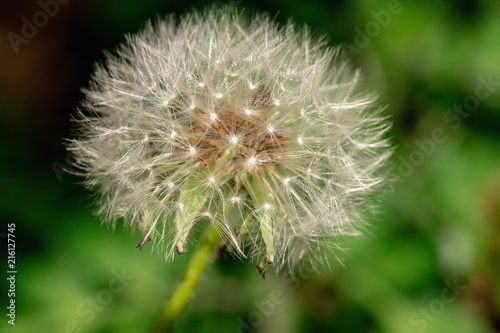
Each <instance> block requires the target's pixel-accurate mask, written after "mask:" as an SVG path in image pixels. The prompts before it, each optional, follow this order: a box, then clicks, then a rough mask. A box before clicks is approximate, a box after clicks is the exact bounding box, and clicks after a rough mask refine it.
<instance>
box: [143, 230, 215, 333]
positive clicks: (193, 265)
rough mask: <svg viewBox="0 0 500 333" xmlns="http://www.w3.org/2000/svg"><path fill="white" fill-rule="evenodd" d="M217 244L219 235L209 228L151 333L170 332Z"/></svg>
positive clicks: (212, 255)
mask: <svg viewBox="0 0 500 333" xmlns="http://www.w3.org/2000/svg"><path fill="white" fill-rule="evenodd" d="M219 242H220V236H219V233H218V232H217V230H215V228H213V227H210V228H209V230H207V231H206V232H205V234H204V235H203V236H202V238H201V239H200V242H199V243H198V246H197V248H196V250H195V251H194V253H193V254H192V256H191V258H190V260H189V263H188V266H187V267H186V270H185V271H184V275H183V276H182V278H181V281H180V282H179V284H178V285H177V288H176V289H175V290H174V293H173V294H172V296H171V298H170V300H169V302H168V303H167V305H166V307H165V308H164V309H163V311H162V313H161V314H160V317H159V318H158V321H157V322H156V325H155V327H154V328H153V333H166V332H172V330H173V328H174V326H175V324H176V323H177V321H178V320H179V318H180V317H181V316H182V314H183V312H184V310H185V309H186V307H187V305H188V302H189V300H190V298H191V296H192V295H193V292H194V290H195V288H196V286H197V285H198V282H199V281H200V278H201V276H202V275H203V272H204V271H205V270H206V268H207V267H208V265H209V264H210V262H211V260H212V258H213V257H214V253H215V249H216V248H217V246H218V244H219Z"/></svg>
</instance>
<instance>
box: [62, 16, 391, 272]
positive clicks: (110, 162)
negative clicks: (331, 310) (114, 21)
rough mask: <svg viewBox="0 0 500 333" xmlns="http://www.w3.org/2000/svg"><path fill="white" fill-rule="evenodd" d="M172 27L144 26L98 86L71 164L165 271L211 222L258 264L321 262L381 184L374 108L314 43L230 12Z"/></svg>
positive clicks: (108, 213)
mask: <svg viewBox="0 0 500 333" xmlns="http://www.w3.org/2000/svg"><path fill="white" fill-rule="evenodd" d="M174 22H175V20H174V19H173V18H167V19H165V20H161V21H158V22H157V23H155V24H148V25H147V26H146V28H145V29H144V30H143V31H141V32H139V33H138V34H136V35H134V36H131V37H130V38H129V39H128V40H127V43H126V44H125V45H123V46H122V47H120V48H119V49H118V50H117V52H116V55H109V56H108V58H107V62H106V64H105V65H104V66H100V67H98V68H97V70H96V72H95V73H94V74H93V79H92V84H91V85H90V89H89V90H88V92H87V95H86V100H85V102H84V103H82V108H85V109H86V110H87V111H88V112H80V113H79V115H78V117H79V118H80V122H81V131H80V132H81V133H83V134H82V135H81V136H80V137H78V138H75V139H73V140H71V143H70V145H69V150H71V151H72V153H73V155H74V157H75V160H76V164H77V167H78V168H79V170H80V171H79V174H81V175H83V176H84V177H85V179H86V184H87V186H88V187H91V188H96V189H97V190H98V191H99V194H100V201H99V205H100V210H99V213H100V214H101V216H102V217H103V219H105V220H106V221H108V222H109V223H110V225H115V221H116V220H117V219H119V218H123V220H124V221H125V224H126V225H127V226H130V227H132V228H139V229H141V230H142V232H143V233H144V234H145V235H147V239H152V240H153V241H154V242H156V243H157V245H160V246H157V247H155V248H158V249H161V250H162V251H164V254H165V256H166V257H167V258H168V259H170V258H171V257H172V256H173V255H174V253H175V252H176V251H177V252H178V253H183V252H185V251H186V247H185V244H186V242H187V241H188V239H189V238H190V234H191V228H192V227H193V225H194V224H196V223H207V221H206V220H205V221H204V222H203V221H202V220H203V219H199V217H200V216H207V217H210V219H209V223H211V224H212V225H213V226H214V227H216V228H217V230H218V232H219V234H220V236H221V239H223V240H224V241H225V242H227V247H228V248H230V249H232V251H234V252H235V254H237V255H240V256H241V257H249V258H250V259H251V260H253V261H254V262H256V263H264V264H265V263H266V262H267V263H275V265H277V266H278V267H281V266H283V265H285V264H288V265H289V266H290V267H293V266H294V265H295V264H297V263H298V262H300V261H303V260H304V259H306V260H305V261H308V260H313V259H314V258H319V259H320V260H321V258H323V257H324V255H325V253H326V252H325V251H324V250H325V248H327V247H332V248H335V247H336V244H335V240H334V239H336V238H338V236H342V235H348V234H353V233H355V231H356V226H357V225H359V222H362V215H363V214H362V212H363V211H365V210H366V207H364V200H365V199H366V198H367V196H369V195H370V194H372V193H374V191H375V190H376V189H377V188H379V187H380V184H382V178H381V172H380V170H381V168H382V166H384V163H385V160H386V159H387V157H388V156H389V155H390V153H391V149H390V144H389V142H388V141H387V140H386V139H384V136H385V133H386V132H387V131H388V130H389V128H390V126H389V125H388V124H387V123H386V120H385V117H383V116H382V115H381V111H380V108H377V106H376V105H375V101H374V97H373V95H372V94H370V93H364V92H362V91H361V90H360V88H359V84H360V77H359V73H358V71H354V70H351V69H350V66H349V64H348V63H347V62H346V60H345V58H344V57H340V56H338V54H339V50H337V49H332V48H329V47H328V46H327V45H326V44H325V43H324V42H322V41H317V40H315V39H313V38H311V36H310V33H309V31H308V30H307V29H304V30H302V31H297V30H296V29H294V27H293V25H292V24H288V25H286V26H284V27H280V26H279V25H278V24H276V23H274V22H273V21H272V20H271V19H270V18H269V17H268V16H266V15H258V16H255V17H254V18H253V20H252V21H251V22H247V21H246V20H245V19H243V18H242V14H241V13H239V12H238V11H236V10H235V9H231V8H230V7H223V8H218V9H216V8H212V9H209V10H207V11H206V12H205V13H204V14H203V15H199V14H188V15H187V16H185V17H184V18H183V19H182V20H181V21H180V23H179V24H178V25H176V24H175V23H174ZM249 36H252V38H249ZM245 55H246V56H245ZM228 73H230V75H228ZM221 91H223V92H224V93H221ZM154 96H168V98H157V97H154ZM164 138H167V140H165V139H164ZM306 139H307V140H306ZM306 141H307V145H306ZM120 142H121V144H119V143H120ZM144 170H148V172H147V175H146V173H145V172H144ZM292 179H293V185H294V186H293V187H292V186H289V185H290V182H291V180H292ZM332 180H333V181H332ZM215 184H216V185H217V186H214V185H215ZM228 203H232V204H228ZM236 204H238V205H236ZM199 221H201V222H199ZM144 239H145V238H144ZM141 242H142V243H141V244H143V241H142V240H141ZM141 247H142V245H141ZM259 267H260V269H263V268H262V266H259Z"/></svg>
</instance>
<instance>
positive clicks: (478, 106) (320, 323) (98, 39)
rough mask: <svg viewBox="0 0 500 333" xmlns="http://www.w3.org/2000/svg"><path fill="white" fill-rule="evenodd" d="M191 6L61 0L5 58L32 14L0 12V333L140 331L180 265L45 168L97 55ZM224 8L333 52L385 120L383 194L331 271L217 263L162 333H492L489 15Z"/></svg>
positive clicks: (61, 153) (488, 7)
mask: <svg viewBox="0 0 500 333" xmlns="http://www.w3.org/2000/svg"><path fill="white" fill-rule="evenodd" d="M60 1H61V2H64V1H62V0H60ZM65 1H66V2H67V0H65ZM45 2H46V0H43V1H42V3H45ZM208 3H209V2H207V1H188V0H186V1H179V2H171V1H165V0H161V1H160V0H142V1H132V0H120V1H118V0H107V1H104V0H103V1H97V0H94V1H70V2H68V3H66V4H61V5H60V6H59V8H58V10H57V13H55V14H54V15H53V17H50V18H49V19H48V22H47V23H46V24H43V25H42V26H41V27H40V28H39V29H37V30H38V31H36V33H34V32H33V31H32V33H33V34H34V36H32V37H30V38H27V39H26V40H23V41H22V43H21V42H19V40H18V39H17V40H16V42H14V44H15V46H13V43H12V38H13V35H12V34H10V35H9V33H15V34H17V35H19V36H21V35H22V29H23V25H24V24H25V22H24V21H23V17H26V18H27V19H28V20H29V21H31V22H32V20H33V16H34V15H35V16H36V15H37V13H38V12H39V11H41V10H43V9H42V6H41V4H40V3H39V2H37V1H34V0H33V1H9V2H7V1H4V2H2V4H1V5H0V35H1V43H2V44H1V46H0V68H1V70H0V110H1V113H0V117H1V118H0V119H1V121H0V138H1V140H0V151H1V154H0V184H1V188H2V190H1V191H0V220H1V222H2V230H1V231H0V232H1V233H7V224H9V223H15V225H16V230H15V235H16V241H17V243H16V251H17V254H16V256H17V258H16V260H17V261H16V268H17V271H18V273H17V280H16V297H15V299H16V305H17V307H16V310H17V318H16V326H15V327H13V326H11V325H8V324H7V320H8V317H7V316H6V313H7V310H6V306H7V301H8V297H7V289H8V288H7V287H8V285H7V283H6V281H7V280H6V277H7V273H6V272H7V260H6V246H5V239H2V252H3V254H2V256H1V258H5V259H2V262H1V263H0V267H1V270H2V273H0V274H1V276H2V279H1V281H2V282H1V284H0V285H1V287H2V289H1V296H0V300H1V306H0V308H1V309H3V310H2V311H1V312H2V315H1V317H0V318H2V320H1V324H0V327H1V328H0V331H1V332H19V333H20V332H53V333H62V332H65V333H66V332H68V333H69V332H82V333H85V332H93V333H111V332H121V333H129V332H130V333H135V332H148V331H149V329H150V327H151V326H152V324H153V323H154V321H155V319H156V317H157V315H158V314H159V311H160V309H161V307H162V305H163V304H164V302H165V301H166V299H167V298H168V296H169V295H170V293H171V292H172V290H173V288H174V286H175V283H176V281H177V280H178V279H179V277H180V275H181V273H182V270H183V268H184V267H185V265H186V262H187V259H188V258H189V254H187V255H185V256H178V257H177V258H176V260H175V262H174V263H169V264H166V263H165V262H164V261H163V259H162V258H160V257H159V256H157V255H154V254H150V253H149V247H146V248H145V249H144V250H143V251H142V252H139V251H138V250H137V249H136V248H135V246H136V244H137V242H138V240H139V239H140V235H139V234H137V233H136V234H131V233H129V232H128V231H124V230H122V228H120V227H119V228H117V230H116V231H115V232H112V231H111V230H108V229H106V228H103V227H100V223H99V221H98V220H97V219H96V218H95V217H94V216H93V211H94V210H95V207H94V206H93V205H92V201H93V197H92V196H91V193H90V192H87V191H85V190H84V189H83V188H82V187H81V186H80V185H78V184H77V182H78V181H79V179H78V178H76V177H73V176H71V175H68V174H65V173H63V172H62V171H61V169H62V168H63V167H64V166H65V165H66V164H67V162H66V152H65V150H64V147H63V145H62V142H63V138H65V137H69V136H70V130H69V129H70V122H69V119H70V114H71V112H72V109H73V108H74V107H75V106H76V105H77V104H78V101H79V100H81V98H82V97H83V95H82V93H81V92H80V88H81V87H83V86H85V85H86V84H87V82H88V79H89V76H90V73H91V72H92V64H93V63H94V62H96V61H99V60H102V59H103V55H102V50H104V49H107V50H112V49H114V48H115V47H116V46H117V45H118V44H119V43H120V42H122V41H123V40H124V37H123V36H124V34H125V33H130V32H132V33H133V32H136V31H137V30H138V29H140V27H141V25H142V23H143V22H144V21H145V20H146V19H148V18H154V17H156V16H157V15H164V14H168V13H183V12H185V11H187V10H189V9H191V8H193V7H194V8H202V7H204V6H206V5H207V4H208ZM218 4H219V5H222V4H224V2H222V1H219V2H218ZM235 4H236V5H237V6H239V7H244V8H249V9H252V10H253V9H257V10H265V11H268V12H270V13H272V14H273V15H275V16H276V18H277V20H279V21H281V22H286V20H287V19H288V18H289V17H292V18H293V19H294V20H295V21H296V22H298V23H305V24H307V25H309V26H310V27H312V29H313V31H315V32H317V33H320V34H323V33H326V34H328V40H329V43H330V45H332V46H333V45H339V44H341V45H343V46H344V47H345V48H347V49H348V50H349V52H350V54H351V56H352V59H353V63H354V64H355V65H356V66H358V67H362V68H363V70H364V74H365V77H366V87H368V88H370V89H373V90H376V91H378V92H379V93H380V101H381V103H382V104H386V105H387V111H386V112H387V114H388V115H390V116H391V117H392V119H393V122H394V130H393V132H392V133H391V135H392V137H393V141H394V143H395V144H397V145H398V148H397V150H396V153H395V155H394V157H393V162H394V170H393V172H392V174H393V175H394V178H396V181H395V182H394V186H393V189H392V190H389V191H387V193H384V194H381V195H383V196H382V204H381V205H380V207H379V209H378V212H377V214H375V217H374V218H373V221H372V223H371V226H370V227H368V228H367V229H368V232H367V233H365V235H364V236H362V237H359V238H355V239H345V240H343V241H342V247H343V248H345V249H346V251H345V252H339V253H336V256H332V258H331V267H332V268H331V271H330V272H322V273H313V272H307V273H306V274H304V275H303V276H302V277H301V278H300V279H294V280H291V279H287V278H285V277H283V276H281V275H279V276H276V275H275V274H272V273H271V274H268V278H267V279H266V280H265V281H264V280H262V279H261V278H260V277H259V275H258V274H257V273H256V271H255V268H254V266H253V265H251V264H249V263H245V262H239V261H237V260H231V259H229V260H224V259H221V260H218V261H217V262H216V263H215V264H214V266H213V267H212V268H211V269H210V271H209V272H208V273H207V275H206V277H205V278H204V279H203V280H202V282H201V285H200V287H199V289H198V291H197V293H196V295H195V297H194V299H193V301H192V303H191V305H190V307H189V309H188V311H187V313H186V314H185V316H184V317H183V318H182V320H181V322H180V323H179V326H178V328H177V330H176V331H177V332H228V333H229V332H231V333H232V332H245V333H246V332H290V333H293V332H343V333H345V332H347V333H348V332H374V333H375V332H384V333H385V332H389V333H392V332H394V333H405V332H406V333H414V332H428V333H434V332H436V333H437V332H439V333H442V332H454V333H462V332H463V333H466V332H479V333H482V332H484V333H487V332H500V266H499V263H500V38H499V36H500V2H499V1H495V0H491V1H487V0H477V1H474V0H460V1H430V0H429V1H417V0H414V1H410V0H401V1H394V0H393V1H388V2H387V1H381V0H364V1H363V0H355V1H347V0H345V1H328V2H327V1H313V0H310V1H307V2H305V1H290V0H288V1H284V0H267V1H258V2H256V1H252V2H250V1H246V0H243V1H237V2H235ZM37 19H43V17H41V16H40V17H37ZM41 23H43V22H41ZM9 36H10V37H9ZM9 38H10V39H9ZM18 42H19V43H18ZM16 48H17V52H16V50H15V49H16ZM336 257H338V258H339V259H340V261H341V263H340V262H339V260H338V259H337V258H336ZM116 276H121V280H117V279H116Z"/></svg>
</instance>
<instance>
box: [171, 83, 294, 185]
mask: <svg viewBox="0 0 500 333" xmlns="http://www.w3.org/2000/svg"><path fill="white" fill-rule="evenodd" d="M247 104H248V106H249V108H244V107H240V106H223V105H221V104H220V103H215V108H214V110H207V109H206V108H204V107H197V108H196V107H195V108H193V109H192V110H191V114H190V119H191V122H190V124H189V126H186V127H185V128H183V130H182V133H183V135H182V136H179V137H177V138H176V140H178V147H179V148H178V153H179V154H182V155H184V156H185V158H187V159H189V160H190V161H191V163H193V164H195V163H197V165H198V166H199V167H200V168H210V167H213V168H214V172H215V173H218V172H224V173H225V174H226V175H227V174H229V173H230V172H231V171H234V170H236V169H237V168H247V170H248V171H250V172H258V170H259V169H260V168H263V167H265V166H266V165H268V166H271V165H273V164H276V163H279V162H280V161H283V160H284V159H285V156H286V145H285V144H286V138H285V136H284V135H283V134H282V133H281V132H280V131H278V130H276V128H275V126H273V125H270V124H269V119H268V118H269V114H268V113H269V108H271V107H272V101H271V96H270V91H269V89H268V88H266V87H265V86H264V85H259V86H258V87H256V88H255V89H253V90H252V93H251V94H250V97H249V100H248V103H247ZM221 160H223V161H224V163H222V165H217V163H216V162H218V161H221ZM222 168H223V170H219V169H222Z"/></svg>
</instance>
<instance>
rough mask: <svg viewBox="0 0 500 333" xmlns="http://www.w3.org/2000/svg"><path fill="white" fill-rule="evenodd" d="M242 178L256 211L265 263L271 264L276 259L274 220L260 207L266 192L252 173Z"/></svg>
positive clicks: (263, 202)
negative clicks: (264, 246) (263, 247)
mask: <svg viewBox="0 0 500 333" xmlns="http://www.w3.org/2000/svg"><path fill="white" fill-rule="evenodd" d="M242 180H243V184H244V185H245V188H246V190H247V192H248V194H249V195H250V198H252V201H253V203H254V207H255V209H256V211H257V219H258V220H259V223H260V233H261V235H262V239H263V241H264V244H265V245H266V259H267V263H268V264H272V263H273V262H274V260H275V259H276V250H275V248H274V221H273V219H272V218H271V216H270V215H269V214H268V213H267V212H266V211H265V209H262V208H263V206H264V205H265V204H266V202H267V200H266V194H265V193H266V192H265V190H264V189H263V188H262V185H261V184H260V183H259V182H258V181H257V180H256V179H255V177H253V176H252V175H250V174H249V175H248V176H247V177H242Z"/></svg>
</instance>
